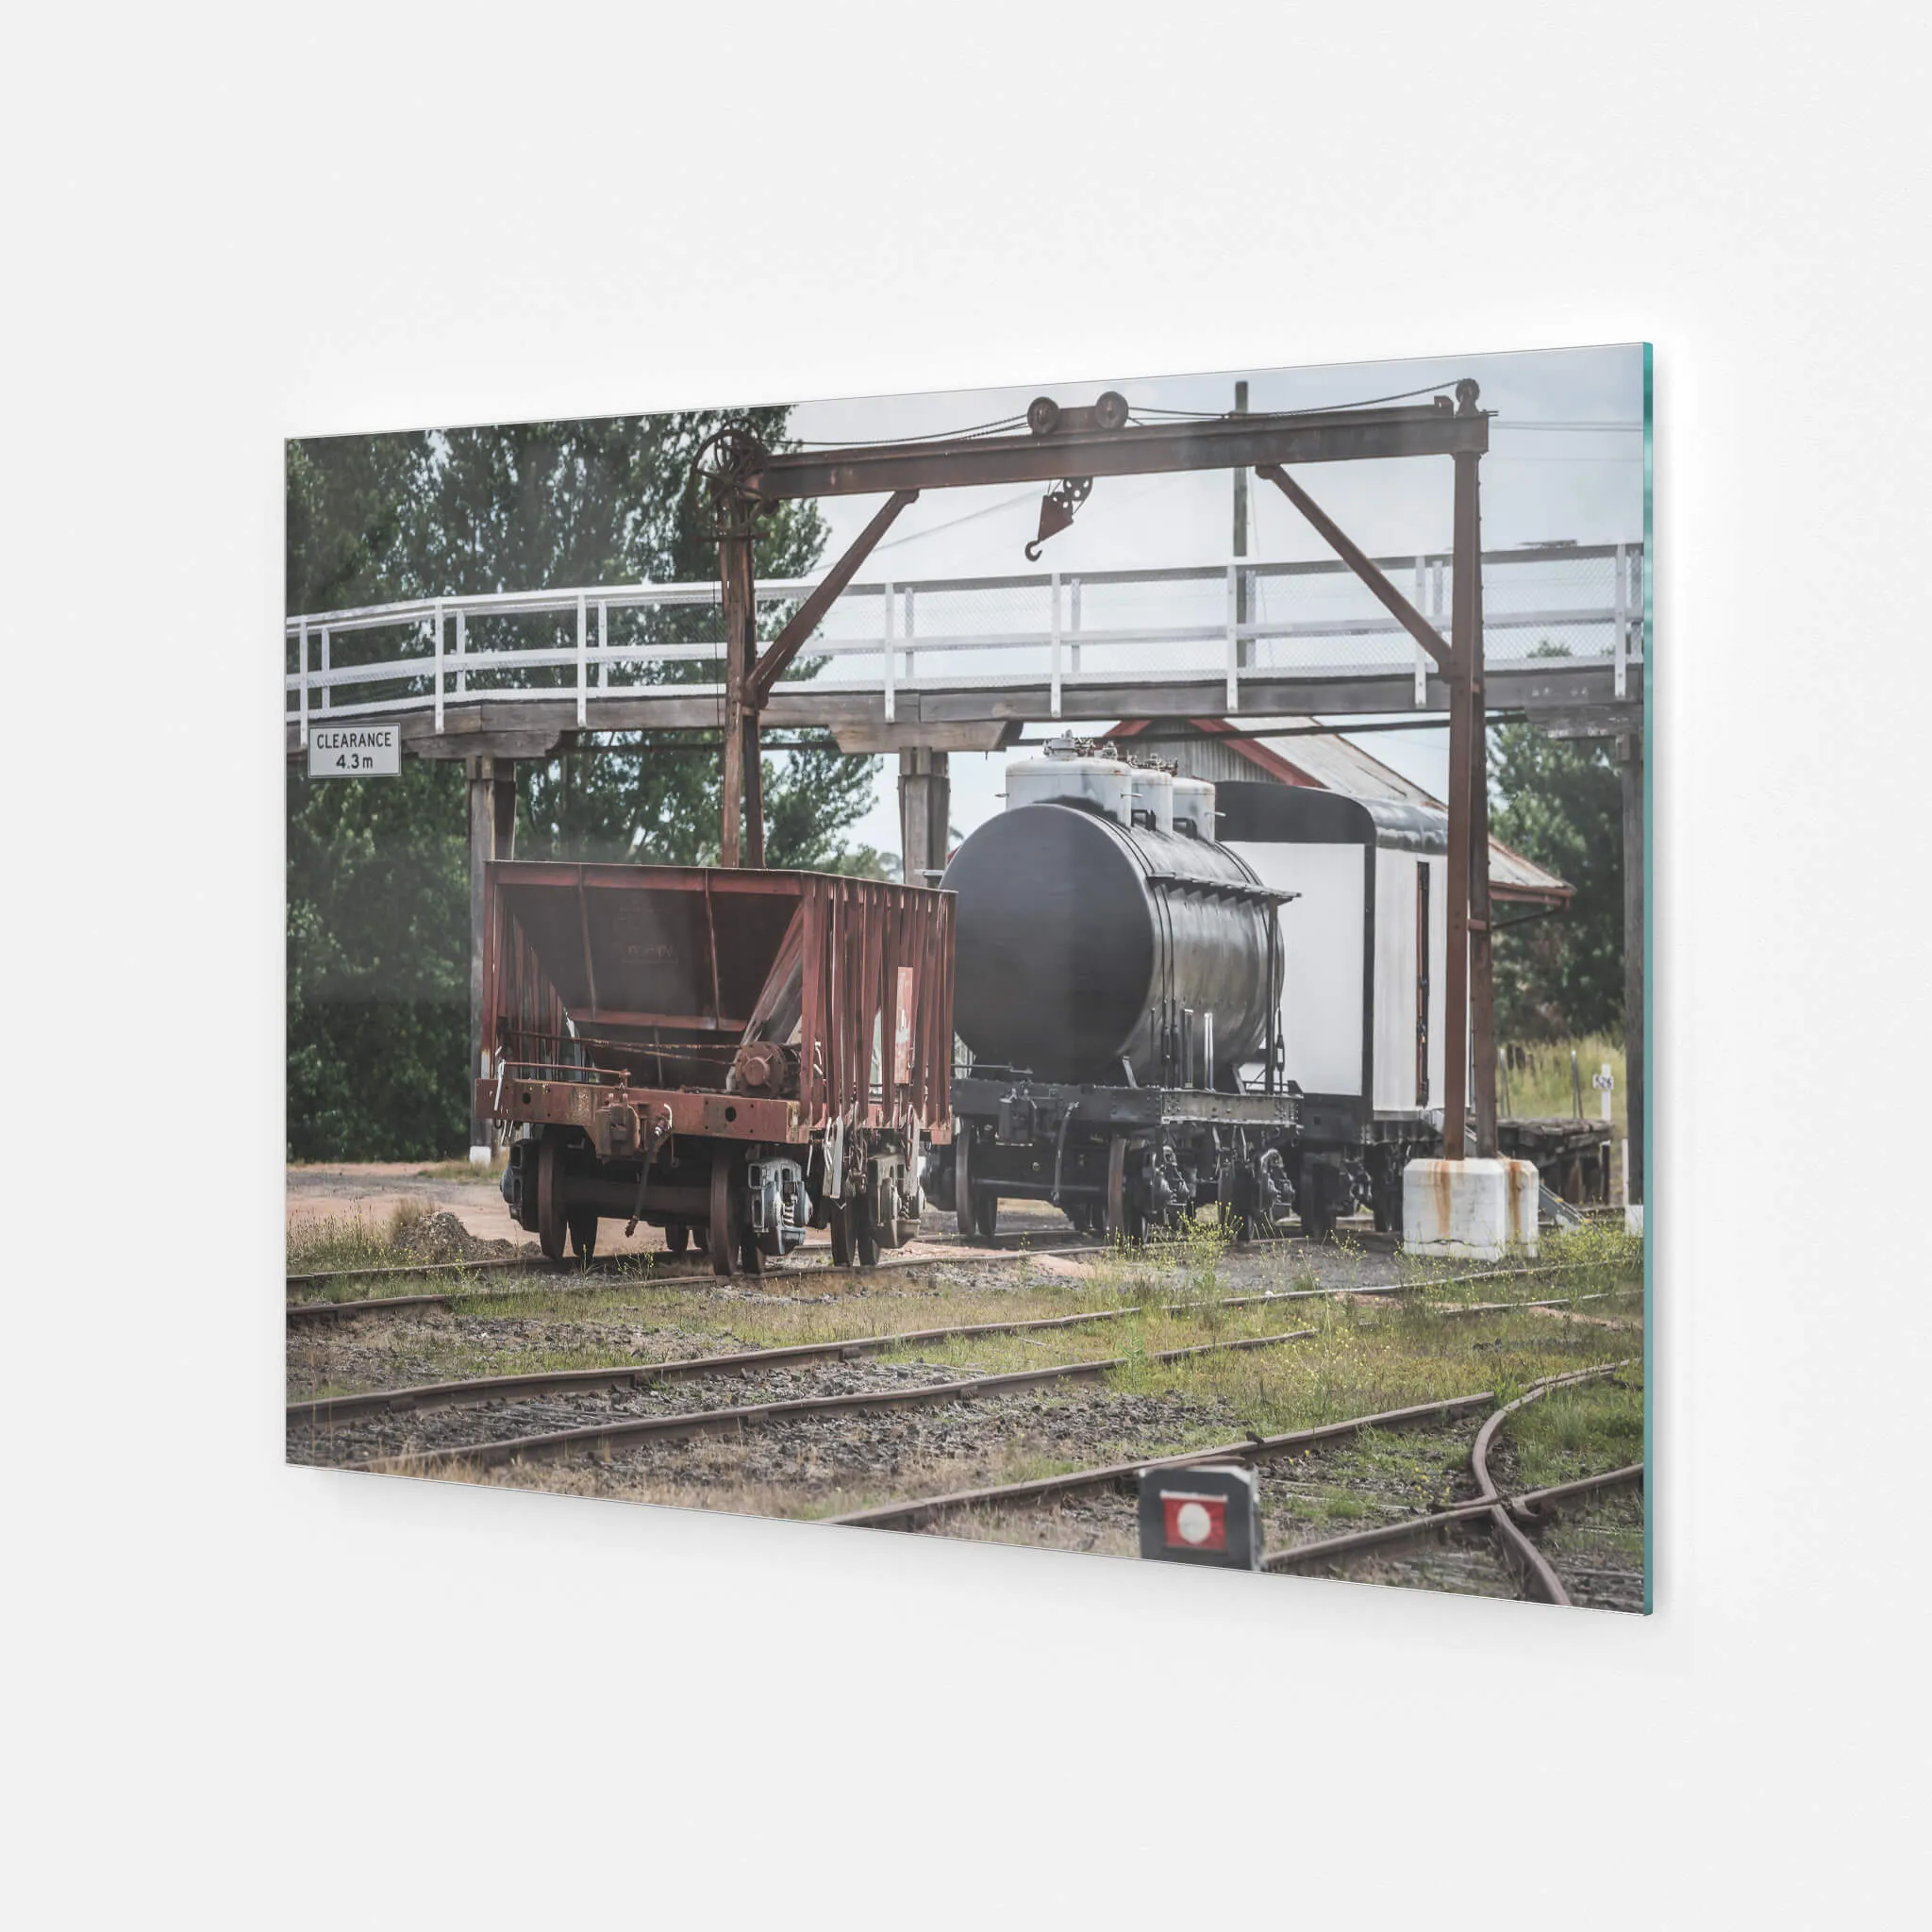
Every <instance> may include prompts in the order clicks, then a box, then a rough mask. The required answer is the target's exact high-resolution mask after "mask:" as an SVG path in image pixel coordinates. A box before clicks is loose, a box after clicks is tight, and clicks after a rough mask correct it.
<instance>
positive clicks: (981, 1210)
mask: <svg viewBox="0 0 1932 1932" xmlns="http://www.w3.org/2000/svg"><path fill="white" fill-rule="evenodd" d="M999 1225H1000V1197H999V1196H998V1195H997V1194H982V1195H981V1196H980V1197H979V1199H978V1200H977V1201H975V1202H974V1204H973V1228H974V1233H975V1234H977V1235H978V1237H979V1239H980V1240H981V1241H991V1240H992V1238H993V1236H994V1235H995V1234H997V1233H998V1232H999Z"/></svg>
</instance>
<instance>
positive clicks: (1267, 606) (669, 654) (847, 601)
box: [284, 543, 1645, 745]
mask: <svg viewBox="0 0 1932 1932" xmlns="http://www.w3.org/2000/svg"><path fill="white" fill-rule="evenodd" d="M1375 561H1376V562H1377V563H1378V564H1379V565H1380V567H1381V568H1382V569H1383V570H1384V571H1386V572H1388V573H1389V574H1390V575H1392V576H1394V577H1395V578H1396V579H1397V581H1399V582H1404V581H1405V580H1406V588H1407V589H1408V592H1409V595H1410V598H1411V601H1412V602H1413V603H1414V604H1415V605H1416V607H1417V608H1419V609H1420V610H1421V611H1422V612H1423V613H1424V616H1425V617H1427V618H1428V619H1429V620H1430V621H1431V622H1432V623H1433V624H1435V625H1437V626H1438V627H1439V628H1441V629H1442V630H1443V631H1444V632H1445V634H1446V631H1447V627H1448V622H1449V609H1450V598H1451V595H1452V585H1451V570H1450V558H1449V557H1448V555H1447V553H1424V554H1421V555H1410V556H1405V557H1382V558H1376V559H1375ZM811 589H812V584H811V583H810V582H809V581H808V580H805V579H779V580H769V581H766V582H764V583H761V584H759V585H758V591H757V601H758V610H759V613H760V616H761V618H762V619H766V620H769V622H767V623H764V624H761V628H763V629H769V628H770V627H771V626H772V625H775V624H776V623H777V622H779V621H782V618H783V616H784V615H785V614H787V613H789V611H791V609H793V608H796V606H797V605H798V604H799V603H800V602H801V601H802V599H803V598H804V597H805V596H806V595H807V594H808V591H810V590H811ZM1644 591H1645V576H1644V553H1643V546H1642V545H1641V543H1611V544H1580V543H1563V544H1555V543H1553V544H1539V545H1531V546H1528V547H1525V548H1521V549H1512V550H1496V551H1489V552H1485V553H1484V557H1483V601H1484V658H1485V662H1486V664H1488V665H1491V666H1498V667H1500V666H1509V665H1518V664H1526V663H1528V662H1530V661H1531V660H1533V659H1536V658H1547V657H1555V658H1561V659H1563V660H1564V661H1565V662H1566V663H1569V664H1571V665H1579V664H1581V665H1595V666H1606V667H1608V668H1609V669H1610V671H1611V672H1612V675H1613V692H1614V695H1615V696H1616V697H1618V698H1623V697H1624V696H1626V695H1627V694H1628V683H1627V678H1628V671H1629V667H1630V666H1632V665H1640V664H1641V662H1642V661H1643V656H1644V635H1645V619H1644V610H1645V595H1644ZM473 631H474V634H473ZM399 634H400V635H399ZM286 648H287V656H286V658H285V676H284V687H285V690H286V692H287V704H286V706H285V718H286V723H287V724H288V726H289V727H290V728H291V730H293V731H294V732H295V733H296V734H297V740H298V742H299V743H301V744H305V745H306V744H307V742H308V729H309V724H310V723H311V721H313V720H324V721H328V722H336V721H341V720H349V719H358V718H375V717H379V716H380V717H397V716H404V715H409V714H421V713H425V712H426V713H428V714H430V722H432V723H433V726H434V730H435V732H436V733H437V734H438V735H441V733H442V731H443V728H444V719H445V713H446V712H447V711H448V710H449V709H450V708H453V707H464V706H475V705H479V704H483V703H488V704H490V705H492V706H495V705H500V704H511V705H514V704H529V703H540V702H541V703H552V704H555V703H558V702H562V703H565V704H573V703H574V708H575V722H576V724H578V725H579V726H582V727H586V728H591V729H595V728H597V725H598V719H599V716H600V714H603V713H607V712H608V710H609V709H610V708H611V705H612V703H613V701H624V702H625V704H626V707H627V710H626V723H625V728H633V729H634V728H637V727H636V723H635V719H634V716H633V715H632V714H633V713H634V711H635V701H636V700H639V699H646V700H648V699H653V698H656V699H679V700H690V699H700V700H703V699H717V700H722V699H723V697H724V620H723V610H722V606H721V603H720V592H719V588H718V586H717V585H716V584H715V583H701V584H628V585H598V586H586V587H583V588H577V589H567V590H548V591H491V592H483V593H476V594H472V595H461V596H457V595H452V596H443V597H429V598H416V599H412V600H409V601H407V602H402V603H394V604H380V605H370V606H364V607H361V608H354V609H343V610H327V611H316V612H309V613H306V614H303V615H298V616H294V617H291V618H289V619H288V620H287V624H286ZM372 654H373V655H372ZM1428 672H1429V665H1428V660H1427V658H1426V656H1425V654H1424V652H1423V650H1422V649H1421V647H1420V646H1419V645H1418V644H1417V643H1416V642H1415V641H1414V640H1413V639H1411V638H1410V637H1409V636H1408V635H1407V632H1405V631H1404V630H1403V629H1402V627H1401V626H1400V625H1398V624H1397V623H1396V622H1395V621H1394V619H1393V618H1391V616H1390V615H1389V614H1388V613H1387V612H1386V611H1385V610H1383V609H1382V608H1381V607H1380V606H1379V605H1378V604H1376V603H1375V602H1374V599H1373V598H1372V597H1370V596H1369V594H1368V593H1367V591H1365V590H1364V588H1363V587H1362V585H1361V583H1360V580H1359V579H1358V578H1357V577H1356V576H1355V575H1354V574H1353V573H1352V572H1350V571H1349V569H1348V568H1347V566H1346V565H1345V564H1343V563H1341V561H1339V560H1318V561H1312V562H1295V563H1264V562H1257V561H1251V560H1246V559H1239V558H1237V559H1230V560H1229V561H1227V562H1226V563H1224V564H1206V565H1191V566H1185V567H1180V568H1171V569H1138V570H1107V571H1085V572H1062V571H1058V570H1049V571H1037V572H1031V573H1025V574H1021V575H1003V576H984V577H958V576H955V577H923V578H917V579H910V580H898V579H893V580H889V581H885V582H875V583H862V584H855V585H853V586H851V587H850V588H849V589H848V590H847V591H845V593H844V595H843V596H842V597H841V599H840V600H839V602H838V603H837V604H836V605H834V606H833V607H832V609H831V611H830V612H829V613H828V614H827V617H826V620H825V623H824V625H821V626H820V628H819V630H818V631H817V632H816V633H815V634H814V637H813V641H811V643H810V644H809V645H808V648H807V651H806V652H805V653H804V654H802V655H801V657H800V658H799V659H797V660H796V661H795V662H794V664H793V666H792V667H791V670H790V672H789V673H788V675H785V676H784V677H781V678H780V679H779V680H778V683H777V685H776V687H775V690H776V691H779V692H787V691H791V692H796V691H800V690H802V689H806V688H809V690H810V691H813V692H814V693H817V694H825V695H835V694H852V693H863V694H865V695H866V696H868V697H871V696H874V695H876V696H877V697H879V698H880V699H881V700H882V703H883V708H884V715H885V717H886V719H887V720H888V721H891V720H892V719H893V718H894V716H895V715H896V711H897V708H898V705H899V703H900V701H901V700H902V699H904V698H907V697H908V696H911V695H915V694H918V693H921V692H930V691H969V690H974V689H978V690H987V689H1002V688H1005V689H1010V688H1013V687H1016V686H1023V685H1024V686H1033V687H1039V688H1041V689H1042V690H1043V691H1044V692H1045V693H1046V701H1045V704H1044V706H1043V714H1044V715H1046V716H1050V717H1059V716H1061V715H1062V714H1063V711H1064V710H1065V706H1066V701H1067V699H1068V697H1069V696H1070V695H1074V696H1075V697H1076V696H1077V693H1078V691H1079V690H1080V689H1081V687H1082V686H1083V685H1084V686H1091V687H1095V688H1101V687H1105V688H1106V689H1108V690H1109V691H1112V690H1118V689H1119V688H1120V687H1121V686H1123V685H1134V684H1147V685H1158V684H1162V683H1171V682H1174V681H1176V680H1178V679H1187V680H1189V681H1191V682H1199V681H1201V680H1203V679H1204V678H1205V679H1207V680H1209V681H1211V682H1213V683H1215V684H1224V691H1225V697H1224V702H1225V708H1226V709H1227V711H1228V712H1230V713H1233V712H1238V711H1239V710H1240V708H1241V686H1242V684H1243V682H1244V681H1245V680H1248V679H1250V678H1261V679H1268V680H1272V681H1278V680H1280V679H1282V678H1284V677H1291V678H1292V677H1307V678H1309V679H1313V678H1317V677H1324V676H1326V677H1333V676H1337V675H1340V676H1360V675H1373V676H1380V677H1388V676H1390V675H1407V674H1410V673H1412V674H1413V691H1414V702H1415V703H1416V704H1417V705H1418V706H1421V705H1423V704H1424V703H1425V702H1426V695H1427V693H1426V686H1427V678H1428ZM1066 714H1067V715H1072V716H1079V715H1081V714H1080V712H1079V711H1078V709H1077V708H1075V709H1074V710H1073V711H1071V712H1067V713H1066Z"/></svg>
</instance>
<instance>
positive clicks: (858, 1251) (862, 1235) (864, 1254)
mask: <svg viewBox="0 0 1932 1932" xmlns="http://www.w3.org/2000/svg"><path fill="white" fill-rule="evenodd" d="M850 1211H851V1222H852V1251H853V1255H854V1257H856V1258H857V1260H858V1265H859V1266H860V1267H861V1268H876V1267H877V1266H878V1265H879V1231H878V1228H877V1227H876V1226H875V1225H874V1222H873V1218H872V1201H871V1199H870V1198H869V1197H868V1196H867V1195H864V1194H859V1195H857V1196H855V1197H854V1199H853V1202H852V1207H851V1210H850Z"/></svg>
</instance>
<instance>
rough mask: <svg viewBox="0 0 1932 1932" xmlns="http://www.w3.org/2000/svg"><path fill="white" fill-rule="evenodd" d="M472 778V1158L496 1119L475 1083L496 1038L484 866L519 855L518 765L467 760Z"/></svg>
mask: <svg viewBox="0 0 1932 1932" xmlns="http://www.w3.org/2000/svg"><path fill="white" fill-rule="evenodd" d="M463 771H464V774H465V775H466V776H467V777H468V779H469V788H468V790H469V801H468V802H469V824H470V1078H469V1081H468V1082H467V1083H466V1084H467V1085H468V1086H469V1089H470V1092H471V1094H472V1096H473V1097H472V1099H471V1102H470V1107H471V1114H470V1158H471V1159H472V1160H477V1159H482V1160H487V1159H488V1158H490V1154H491V1144H490V1123H489V1122H488V1121H486V1120H484V1119H483V1118H482V1116H481V1115H480V1114H478V1113H477V1112H476V1111H475V1098H474V1096H475V1091H476V1090H475V1082H476V1081H477V1080H478V1079H483V1078H487V1077H488V1075H489V1072H490V1069H489V1066H488V1065H487V1063H486V1062H485V1059H484V1053H485V1050H486V1048H487V1047H489V1046H492V1045H493V1044H494V1042H493V1041H485V1040H484V1038H483V868H484V866H485V865H486V864H487V863H488V862H489V861H490V860H491V859H492V858H513V857H515V853H516V826H517V817H516V814H517V768H516V761H515V760H514V759H512V758H465V759H464V760H463Z"/></svg>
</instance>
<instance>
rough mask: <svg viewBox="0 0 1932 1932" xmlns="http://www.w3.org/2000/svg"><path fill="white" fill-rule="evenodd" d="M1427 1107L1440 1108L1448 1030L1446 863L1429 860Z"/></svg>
mask: <svg viewBox="0 0 1932 1932" xmlns="http://www.w3.org/2000/svg"><path fill="white" fill-rule="evenodd" d="M1428 863H1429V1105H1430V1106H1431V1107H1441V1105H1442V1078H1443V1072H1442V1070H1443V1060H1442V1042H1443V1041H1444V1040H1445V1039H1447V1037H1448V1026H1449V1002H1448V987H1449V861H1448V859H1447V858H1432V859H1430V860H1429V862H1428Z"/></svg>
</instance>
